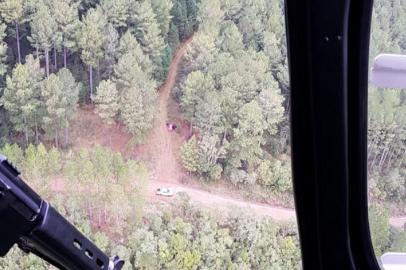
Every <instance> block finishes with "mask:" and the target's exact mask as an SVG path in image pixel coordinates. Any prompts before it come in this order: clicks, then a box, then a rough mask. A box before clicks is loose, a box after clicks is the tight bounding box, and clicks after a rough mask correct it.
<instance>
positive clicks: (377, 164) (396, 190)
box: [368, 0, 406, 269]
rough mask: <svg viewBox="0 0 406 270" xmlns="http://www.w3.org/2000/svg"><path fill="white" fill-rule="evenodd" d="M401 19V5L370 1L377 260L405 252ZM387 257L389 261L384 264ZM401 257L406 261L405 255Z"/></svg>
mask: <svg viewBox="0 0 406 270" xmlns="http://www.w3.org/2000/svg"><path fill="white" fill-rule="evenodd" d="M405 14H406V2H405V1H396V0H391V1H381V0H378V1H374V10H373V17H372V31H371V46H370V64H371V72H370V82H371V83H370V87H369V96H368V176H369V179H368V180H369V183H368V184H369V187H368V191H369V205H370V206H369V208H370V209H369V218H370V226H371V234H372V242H373V245H374V249H375V253H376V256H378V257H379V258H381V256H382V254H384V253H387V252H406V231H405V222H406V182H405V181H406V91H405V90H404V89H405V88H406V85H405V84H404V83H403V82H402V73H401V72H404V71H403V70H402V62H399V61H402V60H404V58H403V57H402V56H401V55H404V54H406V32H405V29H404V28H405V26H406V16H405ZM380 54H396V55H392V56H390V55H389V56H385V55H383V56H382V55H380ZM378 55H380V56H378ZM377 56H378V57H377ZM404 74H406V73H404ZM404 74H403V76H405V75H404ZM385 256H389V257H387V258H386V260H385V259H384V258H385ZM385 256H384V257H382V258H383V262H384V267H385V269H391V268H390V266H389V265H387V264H386V265H385V262H387V261H388V258H389V263H390V262H391V261H392V260H393V258H391V257H390V256H391V254H390V253H389V254H387V255H385ZM402 256H403V258H406V257H405V254H403V255H402ZM403 260H404V259H403ZM404 261H405V264H404V267H406V260H404Z"/></svg>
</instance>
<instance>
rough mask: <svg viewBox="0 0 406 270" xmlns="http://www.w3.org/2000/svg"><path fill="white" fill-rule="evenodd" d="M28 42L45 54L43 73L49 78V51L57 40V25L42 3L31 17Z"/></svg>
mask: <svg viewBox="0 0 406 270" xmlns="http://www.w3.org/2000/svg"><path fill="white" fill-rule="evenodd" d="M30 26H31V36H30V37H29V40H30V42H31V43H32V45H33V46H34V47H36V48H42V49H43V50H44V54H45V71H46V75H47V76H49V51H50V50H51V48H52V47H53V45H55V42H56V41H57V40H58V38H57V37H56V36H57V24H56V21H55V18H54V17H53V16H52V15H51V11H50V10H49V8H48V6H46V5H45V4H44V3H39V4H38V7H37V11H36V12H35V14H34V15H33V17H32V19H31V22H30Z"/></svg>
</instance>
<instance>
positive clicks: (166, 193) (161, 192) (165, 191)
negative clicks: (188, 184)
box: [155, 187, 174, 197]
mask: <svg viewBox="0 0 406 270" xmlns="http://www.w3.org/2000/svg"><path fill="white" fill-rule="evenodd" d="M155 194H156V195H159V196H166V197H172V196H173V195H174V192H173V189H171V188H167V187H163V188H158V189H157V190H156V192H155Z"/></svg>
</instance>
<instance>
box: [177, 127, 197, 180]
mask: <svg viewBox="0 0 406 270" xmlns="http://www.w3.org/2000/svg"><path fill="white" fill-rule="evenodd" d="M180 156H181V160H182V166H183V167H184V168H185V169H186V170H187V171H188V172H189V173H191V172H196V171H197V170H198V169H199V152H198V147H197V142H196V137H195V136H194V135H193V136H192V138H190V139H189V140H188V141H187V142H185V143H184V144H183V145H182V147H181V149H180Z"/></svg>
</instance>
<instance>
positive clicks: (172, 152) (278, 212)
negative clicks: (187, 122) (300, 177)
mask: <svg viewBox="0 0 406 270" xmlns="http://www.w3.org/2000/svg"><path fill="white" fill-rule="evenodd" d="M191 41H192V37H190V38H188V39H187V40H185V41H184V42H183V43H182V44H180V46H179V47H178V49H177V50H176V52H175V54H174V56H173V58H172V62H171V65H170V67H169V70H168V74H167V78H166V80H165V82H164V83H163V84H162V85H161V87H160V88H159V103H158V106H159V114H158V117H157V119H156V121H155V124H154V128H153V130H152V131H151V133H150V135H149V136H148V138H147V139H146V141H144V143H143V144H142V145H143V146H144V147H145V149H144V156H148V157H149V161H150V162H149V167H150V170H151V172H152V176H151V179H150V181H149V187H148V196H147V198H148V200H150V201H154V200H155V201H156V200H159V201H169V200H171V199H172V198H165V197H159V196H156V195H155V190H156V189H157V188H159V187H171V188H173V189H174V191H175V192H176V193H177V192H185V193H187V194H188V195H189V196H190V198H191V200H192V202H194V203H197V204H200V205H201V206H204V207H206V208H211V209H214V210H216V211H219V210H230V209H233V208H236V207H237V208H246V209H249V210H251V211H253V212H254V213H255V214H257V215H261V216H270V217H272V218H273V219H274V220H276V221H289V220H295V219H296V215H295V211H294V209H288V208H280V207H274V206H271V205H266V204H258V203H252V202H246V201H242V200H240V199H237V198H233V197H230V196H227V195H224V194H214V193H210V192H207V191H204V190H202V189H200V188H198V187H196V188H195V187H190V186H185V185H182V184H181V177H184V176H185V172H184V171H183V170H182V168H181V166H180V162H179V157H178V153H179V147H180V145H181V144H182V141H183V138H182V137H181V135H180V133H176V132H169V131H168V130H167V128H166V122H167V121H168V119H169V118H170V117H171V118H178V119H180V118H181V115H180V112H179V110H177V111H175V114H177V115H173V114H174V112H172V111H171V112H170V113H171V114H172V115H168V104H169V103H170V102H171V101H172V102H173V100H171V99H172V97H171V90H172V88H173V87H174V85H175V81H176V76H177V73H178V67H179V63H180V62H181V60H182V57H183V55H184V53H185V51H186V49H187V46H188V44H189V43H190V42H191ZM405 223H406V217H392V218H391V219H390V224H391V225H392V226H395V227H398V228H400V227H403V226H404V224H405Z"/></svg>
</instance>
